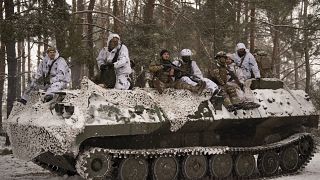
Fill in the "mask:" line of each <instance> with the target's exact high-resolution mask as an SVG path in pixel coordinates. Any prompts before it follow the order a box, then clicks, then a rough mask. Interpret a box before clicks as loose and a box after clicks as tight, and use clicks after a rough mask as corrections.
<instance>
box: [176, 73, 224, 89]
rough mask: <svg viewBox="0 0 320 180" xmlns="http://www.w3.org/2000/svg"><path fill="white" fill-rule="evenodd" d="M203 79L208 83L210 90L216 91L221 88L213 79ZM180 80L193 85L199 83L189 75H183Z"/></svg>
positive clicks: (207, 87) (207, 86)
mask: <svg viewBox="0 0 320 180" xmlns="http://www.w3.org/2000/svg"><path fill="white" fill-rule="evenodd" d="M201 80H202V81H204V82H205V83H206V89H208V90H209V91H210V92H214V91H215V90H217V89H219V87H218V85H217V84H216V83H214V82H213V81H211V80H210V79H208V78H201ZM180 81H183V82H186V83H188V84H190V85H191V86H196V85H197V84H198V83H196V82H194V81H193V80H191V79H190V78H189V77H188V76H183V77H181V78H180Z"/></svg>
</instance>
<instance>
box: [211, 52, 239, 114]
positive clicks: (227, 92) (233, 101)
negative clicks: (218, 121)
mask: <svg viewBox="0 0 320 180" xmlns="http://www.w3.org/2000/svg"><path fill="white" fill-rule="evenodd" d="M226 61H227V55H226V53H225V52H223V51H220V52H218V53H217V55H216V56H215V61H214V62H213V63H211V67H210V69H209V76H210V79H211V80H213V81H214V82H215V83H217V84H218V85H219V86H220V88H221V91H220V93H219V94H220V95H221V96H222V97H223V100H224V101H223V104H224V106H225V107H226V108H227V110H228V111H235V110H237V109H241V108H242V105H243V101H242V100H241V98H240V97H239V95H238V94H237V88H238V87H239V86H238V84H235V85H234V84H232V85H230V83H228V80H230V79H229V78H228V75H229V74H230V70H229V69H228V66H227V64H226ZM233 77H234V78H235V79H237V80H239V79H238V78H237V77H236V75H235V74H233ZM240 83H241V82H240ZM235 86H237V87H235ZM240 86H241V85H240Z"/></svg>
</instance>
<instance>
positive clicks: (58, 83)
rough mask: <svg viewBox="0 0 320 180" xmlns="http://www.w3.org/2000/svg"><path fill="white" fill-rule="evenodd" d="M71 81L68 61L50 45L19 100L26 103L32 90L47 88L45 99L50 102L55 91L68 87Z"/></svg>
mask: <svg viewBox="0 0 320 180" xmlns="http://www.w3.org/2000/svg"><path fill="white" fill-rule="evenodd" d="M70 81H71V72H70V68H69V66H68V64H67V62H66V61H65V59H64V58H63V57H60V56H59V53H58V51H57V50H56V49H55V48H54V47H49V48H48V49H47V54H46V56H45V57H44V59H43V61H42V62H41V63H40V64H39V66H38V70H37V73H36V74H35V76H34V78H33V79H32V81H31V83H30V84H29V85H28V87H27V88H26V90H25V92H24V94H23V96H22V98H21V99H20V100H18V101H19V102H21V103H23V104H26V103H27V101H28V96H29V95H30V93H31V92H32V91H36V90H39V89H44V90H46V93H45V96H44V101H45V102H48V101H50V100H52V98H53V94H54V92H56V91H60V90H63V89H65V88H67V84H68V83H70Z"/></svg>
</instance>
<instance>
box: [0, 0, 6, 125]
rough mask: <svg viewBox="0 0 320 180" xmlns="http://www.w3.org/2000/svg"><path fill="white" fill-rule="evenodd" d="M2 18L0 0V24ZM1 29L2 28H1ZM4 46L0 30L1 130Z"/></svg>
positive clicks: (0, 117) (4, 65)
mask: <svg viewBox="0 0 320 180" xmlns="http://www.w3.org/2000/svg"><path fill="white" fill-rule="evenodd" d="M2 20H3V0H0V26H3V25H2ZM1 30H2V29H1ZM5 50H6V49H5V46H4V44H3V32H0V92H1V93H0V131H1V130H2V105H3V102H2V98H3V92H4V80H5V67H6V64H5Z"/></svg>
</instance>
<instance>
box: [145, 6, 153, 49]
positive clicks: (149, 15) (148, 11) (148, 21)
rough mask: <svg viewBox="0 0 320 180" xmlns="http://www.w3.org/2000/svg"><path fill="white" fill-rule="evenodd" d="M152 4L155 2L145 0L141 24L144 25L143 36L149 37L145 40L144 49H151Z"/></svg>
mask: <svg viewBox="0 0 320 180" xmlns="http://www.w3.org/2000/svg"><path fill="white" fill-rule="evenodd" d="M154 3H155V0H147V2H146V6H145V9H144V12H143V22H144V24H145V25H146V28H145V34H146V35H147V37H149V38H148V39H146V44H145V46H146V47H148V48H149V47H152V42H151V39H150V37H151V35H150V33H151V26H152V24H153V10H154Z"/></svg>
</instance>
